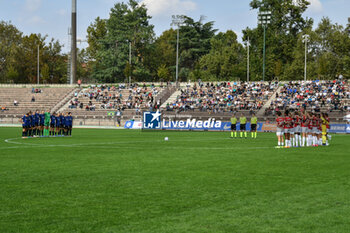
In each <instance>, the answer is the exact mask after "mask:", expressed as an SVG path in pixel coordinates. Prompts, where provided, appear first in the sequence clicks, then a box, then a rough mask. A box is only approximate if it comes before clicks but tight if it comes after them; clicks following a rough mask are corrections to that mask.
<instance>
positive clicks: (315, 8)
mask: <svg viewBox="0 0 350 233" xmlns="http://www.w3.org/2000/svg"><path fill="white" fill-rule="evenodd" d="M309 1H310V6H309V10H310V11H312V12H314V13H319V12H322V11H323V6H322V3H321V1H320V0H309Z"/></svg>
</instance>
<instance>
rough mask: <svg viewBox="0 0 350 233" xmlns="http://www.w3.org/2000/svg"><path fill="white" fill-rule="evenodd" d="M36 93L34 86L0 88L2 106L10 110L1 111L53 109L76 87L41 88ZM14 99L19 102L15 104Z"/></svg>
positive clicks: (21, 112) (16, 112) (14, 112)
mask: <svg viewBox="0 0 350 233" xmlns="http://www.w3.org/2000/svg"><path fill="white" fill-rule="evenodd" d="M40 90H41V92H39V93H35V91H33V89H32V88H11V87H9V88H0V106H1V107H4V108H6V109H8V110H4V111H1V112H0V114H1V115H5V114H6V115H8V114H24V113H26V112H28V111H35V110H36V109H39V110H51V109H52V108H54V107H55V106H56V105H57V104H58V103H59V102H60V101H62V99H64V98H65V97H66V96H67V95H69V94H70V93H71V92H72V91H73V90H74V88H66V87H60V88H54V87H50V88H41V89H40ZM14 101H16V102H17V104H16V105H15V104H14Z"/></svg>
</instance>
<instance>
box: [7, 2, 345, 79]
mask: <svg viewBox="0 0 350 233" xmlns="http://www.w3.org/2000/svg"><path fill="white" fill-rule="evenodd" d="M309 4H310V3H309V2H308V1H307V0H299V1H294V0H285V1H283V2H282V3H281V1H276V0H252V1H251V2H250V6H251V8H252V9H255V10H263V11H264V10H268V11H271V23H270V24H269V25H267V28H266V77H265V78H266V80H300V79H303V77H304V59H305V58H304V56H305V55H304V54H305V43H303V35H305V34H307V35H309V36H310V41H309V42H308V49H307V60H308V62H307V67H308V69H307V73H308V79H333V78H335V77H337V76H338V75H340V74H342V75H343V76H344V77H347V78H349V77H350V25H349V24H348V25H346V26H342V25H338V24H334V23H332V22H331V20H330V19H329V18H327V17H325V18H323V19H322V20H321V22H320V23H319V24H318V25H317V26H314V22H313V20H312V19H311V18H306V17H304V16H303V13H304V12H305V11H306V10H307V8H308V6H309ZM183 17H184V22H183V25H181V26H180V27H179V33H180V37H179V38H180V39H179V45H180V47H179V80H180V81H188V80H192V81H195V80H198V79H201V80H202V81H225V80H246V77H247V43H246V42H247V41H248V38H249V41H250V79H251V80H255V81H258V80H261V79H262V69H263V68H262V63H263V27H262V26H261V25H257V26H256V27H255V28H248V27H247V28H246V29H244V30H243V38H242V40H243V43H240V42H239V41H238V38H237V35H236V33H235V32H233V31H231V30H228V31H226V32H218V29H216V28H215V23H214V21H206V19H205V17H200V18H199V19H198V20H195V19H192V18H191V17H188V16H183ZM150 19H151V16H149V15H148V13H147V8H146V6H145V5H140V4H139V2H138V1H137V0H129V1H128V2H121V3H116V4H115V5H114V6H113V8H112V9H111V10H110V14H109V18H107V19H102V18H100V17H98V18H96V19H95V20H94V22H92V23H91V24H90V26H89V27H88V28H87V42H88V47H87V48H86V49H82V50H79V52H78V73H77V76H78V78H79V79H82V80H84V81H86V82H98V83H115V82H127V81H128V78H129V77H131V81H132V82H141V81H150V82H151V81H174V80H175V70H176V42H177V31H176V29H177V28H174V29H172V28H169V29H168V30H166V31H164V32H163V33H162V34H161V35H160V36H158V37H157V36H156V35H155V33H154V25H152V24H151V23H150ZM38 45H39V48H40V58H41V65H40V70H41V72H40V77H41V80H42V81H43V82H46V83H65V82H67V62H68V56H67V54H63V53H62V47H63V45H61V44H60V43H59V42H58V41H56V40H54V39H51V40H50V41H49V42H47V36H41V35H40V34H31V35H29V36H25V35H23V33H21V32H20V31H19V30H18V29H17V28H16V27H15V26H14V25H12V24H10V23H8V22H3V21H2V22H0V80H1V82H5V83H8V82H14V83H35V82H36V53H37V46H38ZM130 53H131V54H130ZM130 55H131V62H130V61H129V59H130V58H129V56H130Z"/></svg>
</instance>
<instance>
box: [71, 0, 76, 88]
mask: <svg viewBox="0 0 350 233" xmlns="http://www.w3.org/2000/svg"><path fill="white" fill-rule="evenodd" d="M71 39H72V45H71V61H72V67H71V69H72V70H71V80H70V84H74V83H75V81H76V76H77V0H72V38H71Z"/></svg>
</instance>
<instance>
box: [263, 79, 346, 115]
mask: <svg viewBox="0 0 350 233" xmlns="http://www.w3.org/2000/svg"><path fill="white" fill-rule="evenodd" d="M348 87H349V86H348V83H347V81H343V80H333V81H307V82H304V81H296V82H289V83H287V84H285V85H284V86H283V88H282V89H281V93H280V95H278V96H276V100H275V101H273V102H272V103H271V105H270V107H269V108H268V109H266V110H265V114H266V115H269V114H271V113H272V112H276V111H277V109H278V110H285V109H287V108H291V109H300V108H303V109H307V108H308V109H309V110H312V111H314V112H320V111H321V108H326V109H327V111H337V110H340V111H341V109H342V106H343V104H344V103H345V101H346V99H347V91H348V90H349V88H348Z"/></svg>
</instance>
